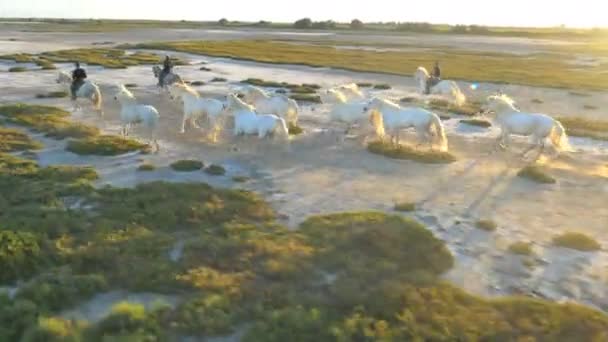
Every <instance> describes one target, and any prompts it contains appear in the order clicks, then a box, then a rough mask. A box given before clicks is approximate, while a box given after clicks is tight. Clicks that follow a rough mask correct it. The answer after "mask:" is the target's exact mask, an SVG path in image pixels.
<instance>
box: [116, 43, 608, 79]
mask: <svg viewBox="0 0 608 342" xmlns="http://www.w3.org/2000/svg"><path fill="white" fill-rule="evenodd" d="M122 48H139V49H159V50H172V51H180V52H189V53H196V54H203V55H209V56H216V57H228V58H234V59H242V60H251V61H258V62H266V63H275V64H301V65H309V66H325V67H334V68H340V69H346V70H353V71H366V72H380V73H388V74H396V75H407V76H411V75H412V74H413V72H414V70H415V69H416V68H417V67H418V66H420V65H426V64H428V63H429V61H434V60H442V61H443V69H444V74H445V76H444V77H445V78H449V79H457V80H474V81H486V82H498V83H515V84H523V85H531V86H544V87H557V88H572V89H592V90H604V89H608V73H606V72H605V71H606V70H607V68H606V65H600V66H594V67H585V68H578V69H576V70H573V68H572V66H571V65H570V64H568V60H567V59H565V58H564V56H563V55H560V54H548V53H547V54H537V55H533V56H532V57H530V56H517V55H512V54H506V53H505V54H501V53H485V52H472V51H459V50H450V51H449V52H450V58H449V59H446V58H445V50H438V49H437V50H429V51H404V52H395V51H391V52H375V51H361V50H346V49H336V48H335V47H333V46H330V45H299V44H289V43H283V42H274V41H181V42H164V43H163V42H159V43H144V44H135V45H125V46H122Z"/></svg>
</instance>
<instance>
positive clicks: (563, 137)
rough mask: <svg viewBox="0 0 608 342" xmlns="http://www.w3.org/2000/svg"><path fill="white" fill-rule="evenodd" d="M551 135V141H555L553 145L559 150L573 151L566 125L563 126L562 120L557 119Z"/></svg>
mask: <svg viewBox="0 0 608 342" xmlns="http://www.w3.org/2000/svg"><path fill="white" fill-rule="evenodd" d="M549 137H550V139H551V143H553V146H555V149H556V150H557V151H572V147H571V146H570V143H569V142H568V135H567V134H566V129H565V128H564V126H562V124H561V122H559V121H557V120H555V123H554V124H553V128H552V129H551V134H550V136H549Z"/></svg>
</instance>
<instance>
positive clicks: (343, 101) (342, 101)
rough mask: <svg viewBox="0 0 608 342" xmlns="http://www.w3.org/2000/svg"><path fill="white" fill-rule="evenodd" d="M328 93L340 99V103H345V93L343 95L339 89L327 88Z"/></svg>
mask: <svg viewBox="0 0 608 342" xmlns="http://www.w3.org/2000/svg"><path fill="white" fill-rule="evenodd" d="M327 92H328V93H330V94H333V95H334V96H335V97H336V99H337V100H338V101H340V102H341V103H346V102H347V100H346V95H344V94H343V93H342V92H341V91H339V90H337V89H329V90H327Z"/></svg>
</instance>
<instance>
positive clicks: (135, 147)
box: [66, 135, 151, 156]
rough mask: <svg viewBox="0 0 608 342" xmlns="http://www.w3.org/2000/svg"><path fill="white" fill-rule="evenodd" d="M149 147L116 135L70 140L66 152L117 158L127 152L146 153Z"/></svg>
mask: <svg viewBox="0 0 608 342" xmlns="http://www.w3.org/2000/svg"><path fill="white" fill-rule="evenodd" d="M150 149H151V148H150V145H148V144H144V143H141V142H138V141H136V140H133V139H129V138H124V137H120V136H116V135H99V136H95V137H89V138H83V139H77V140H70V141H69V142H68V145H67V147H66V150H68V151H70V152H72V153H76V154H79V155H96V156H117V155H120V154H125V153H129V152H135V151H140V152H143V153H148V152H149V151H150Z"/></svg>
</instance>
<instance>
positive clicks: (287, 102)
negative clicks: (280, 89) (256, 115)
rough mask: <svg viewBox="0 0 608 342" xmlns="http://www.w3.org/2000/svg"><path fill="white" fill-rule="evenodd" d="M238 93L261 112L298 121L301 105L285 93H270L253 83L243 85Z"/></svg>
mask: <svg viewBox="0 0 608 342" xmlns="http://www.w3.org/2000/svg"><path fill="white" fill-rule="evenodd" d="M237 93H238V94H239V95H242V96H243V99H244V100H245V102H247V103H249V104H251V105H253V106H255V108H256V110H257V111H258V112H260V113H265V114H274V115H277V116H280V117H282V118H283V119H285V121H287V122H289V123H291V124H294V125H295V124H297V123H298V113H299V112H300V107H299V106H298V103H297V102H296V101H295V100H293V99H290V98H289V97H287V96H285V95H283V94H268V93H267V92H265V91H264V90H262V89H261V88H258V87H256V86H252V85H245V86H243V87H241V88H240V89H239V90H238V91H237Z"/></svg>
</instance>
